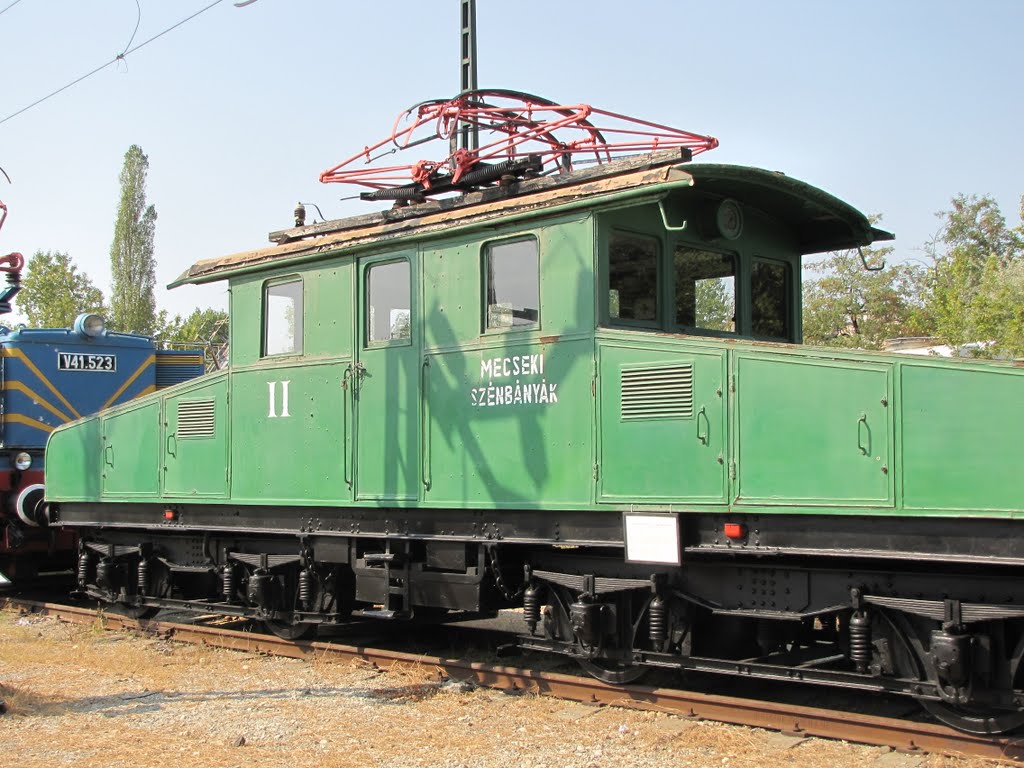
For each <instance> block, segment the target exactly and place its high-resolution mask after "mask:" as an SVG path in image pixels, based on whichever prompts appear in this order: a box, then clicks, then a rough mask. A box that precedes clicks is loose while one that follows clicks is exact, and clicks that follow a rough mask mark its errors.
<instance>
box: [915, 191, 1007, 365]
mask: <svg viewBox="0 0 1024 768" xmlns="http://www.w3.org/2000/svg"><path fill="white" fill-rule="evenodd" d="M952 206H953V207H952V209H951V210H949V211H943V212H940V213H939V216H940V217H941V219H942V227H941V229H940V230H939V233H938V235H937V236H936V237H935V239H934V240H933V241H932V242H931V243H929V244H928V252H929V255H930V256H931V258H932V261H933V262H934V269H933V273H932V281H931V295H930V304H931V307H932V311H933V313H934V316H935V324H936V331H937V334H938V335H939V336H940V337H942V338H943V339H944V340H945V341H946V342H947V343H949V344H951V345H953V346H960V345H962V344H966V343H970V342H988V344H987V345H986V346H985V347H983V348H982V351H981V352H982V353H983V354H992V355H1005V356H1010V357H1021V356H1024V225H1021V226H1018V227H1016V228H1014V229H1011V228H1010V227H1009V226H1008V225H1007V223H1006V218H1005V217H1004V216H1003V214H1002V211H1000V210H999V205H998V204H997V203H996V201H995V200H993V199H992V198H991V197H976V196H973V195H972V196H967V195H957V196H956V197H955V198H953V201H952ZM1021 207H1022V214H1024V198H1022V200H1021Z"/></svg>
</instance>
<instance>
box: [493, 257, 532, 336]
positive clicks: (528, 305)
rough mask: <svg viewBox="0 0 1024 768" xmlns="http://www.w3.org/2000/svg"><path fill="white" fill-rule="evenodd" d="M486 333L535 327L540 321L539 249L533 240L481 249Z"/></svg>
mask: <svg viewBox="0 0 1024 768" xmlns="http://www.w3.org/2000/svg"><path fill="white" fill-rule="evenodd" d="M484 281H485V291H486V294H485V297H486V301H485V306H486V307H487V317H486V322H485V326H484V327H485V328H486V330H488V331H491V330H502V329H506V328H529V327H536V326H537V325H538V323H539V321H540V248H539V246H538V244H537V239H536V238H533V237H531V238H529V239H527V240H511V241H506V242H501V243H491V244H490V245H487V246H486V247H485V248H484Z"/></svg>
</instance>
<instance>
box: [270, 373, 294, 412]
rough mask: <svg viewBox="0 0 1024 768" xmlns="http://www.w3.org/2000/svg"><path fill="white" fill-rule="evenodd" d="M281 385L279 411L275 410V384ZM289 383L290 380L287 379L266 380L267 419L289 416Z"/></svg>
mask: <svg viewBox="0 0 1024 768" xmlns="http://www.w3.org/2000/svg"><path fill="white" fill-rule="evenodd" d="M278 384H280V385H281V413H280V414H278V412H277V385H278ZM289 384H291V380H290V379H289V380H288V381H281V382H277V381H268V382H267V396H268V400H269V404H270V405H269V409H268V412H267V418H268V419H277V418H282V419H287V418H288V417H289V416H291V414H290V413H288V385H289Z"/></svg>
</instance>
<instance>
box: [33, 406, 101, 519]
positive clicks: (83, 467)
mask: <svg viewBox="0 0 1024 768" xmlns="http://www.w3.org/2000/svg"><path fill="white" fill-rule="evenodd" d="M100 424H101V422H100V420H99V419H98V418H90V419H84V420H82V421H80V422H77V423H76V424H75V427H74V429H62V430H58V431H56V432H54V433H53V434H52V435H50V439H49V440H48V441H47V443H46V495H47V498H58V497H59V498H61V499H65V500H67V501H87V500H90V499H97V498H99V495H100V490H101V488H100V481H101V477H102V471H101V469H100V463H101V462H102V460H103V449H102V447H101V445H102V442H103V441H102V430H101V429H100Z"/></svg>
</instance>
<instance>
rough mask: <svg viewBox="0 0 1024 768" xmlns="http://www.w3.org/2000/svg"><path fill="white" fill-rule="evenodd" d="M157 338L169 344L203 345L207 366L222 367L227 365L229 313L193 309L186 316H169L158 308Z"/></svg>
mask: <svg viewBox="0 0 1024 768" xmlns="http://www.w3.org/2000/svg"><path fill="white" fill-rule="evenodd" d="M157 323H158V328H157V333H156V339H157V341H159V342H163V343H166V344H169V345H191V344H194V345H196V346H197V347H202V349H203V351H204V353H205V354H206V361H207V365H208V366H209V367H212V368H222V367H224V365H226V364H227V346H228V313H227V312H224V311H223V310H220V309H196V310H194V311H193V312H192V314H190V315H188V316H187V317H182V316H181V315H175V316H174V317H173V318H170V317H168V315H167V313H166V312H163V311H161V312H160V314H159V316H158V318H157Z"/></svg>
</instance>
